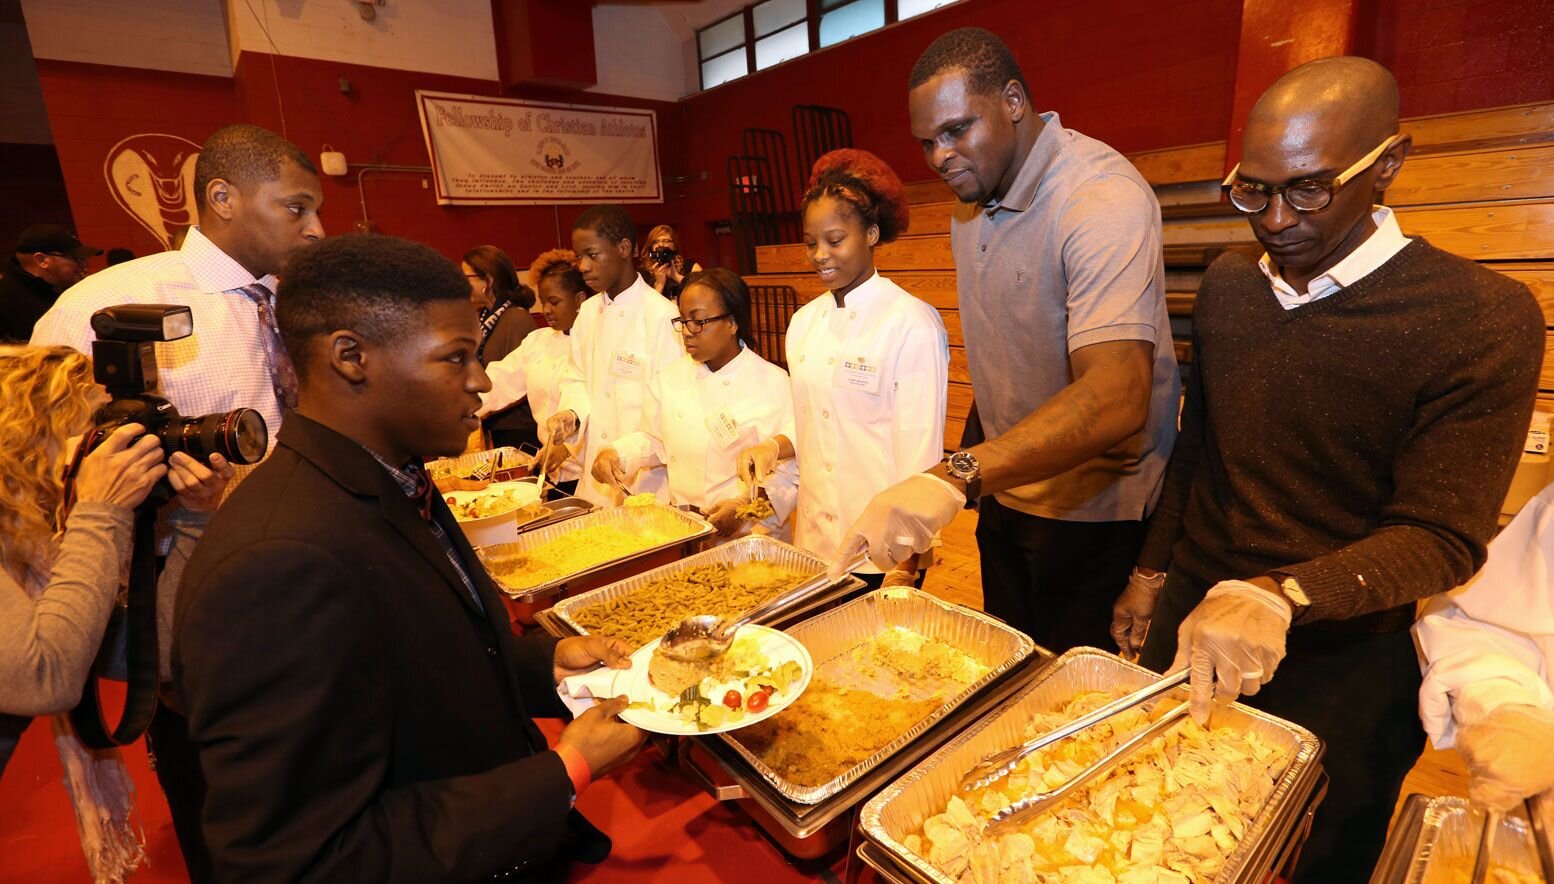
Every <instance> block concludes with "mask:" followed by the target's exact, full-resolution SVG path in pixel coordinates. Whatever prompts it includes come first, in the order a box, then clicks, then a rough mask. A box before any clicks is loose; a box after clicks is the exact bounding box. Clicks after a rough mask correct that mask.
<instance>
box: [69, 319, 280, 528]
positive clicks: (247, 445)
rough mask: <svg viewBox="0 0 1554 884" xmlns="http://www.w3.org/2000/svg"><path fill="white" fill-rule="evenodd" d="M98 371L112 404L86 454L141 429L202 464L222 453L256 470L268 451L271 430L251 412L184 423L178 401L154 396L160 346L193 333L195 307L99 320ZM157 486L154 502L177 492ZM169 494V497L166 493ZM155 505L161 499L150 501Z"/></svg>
mask: <svg viewBox="0 0 1554 884" xmlns="http://www.w3.org/2000/svg"><path fill="white" fill-rule="evenodd" d="M92 331H93V332H94V333H96V335H97V340H95V341H93V342H92V373H93V375H94V376H95V378H96V380H97V382H98V383H99V384H102V385H103V386H104V387H107V388H108V395H109V397H111V398H110V401H109V402H108V404H107V405H104V406H103V407H102V408H101V409H99V410H98V412H97V414H96V416H95V424H96V427H95V428H94V429H93V430H92V431H91V432H90V433H88V434H87V437H86V438H85V439H84V440H83V441H82V447H83V449H84V450H86V451H90V450H91V449H93V448H96V447H97V445H98V444H99V443H101V442H102V440H103V439H105V438H107V436H108V434H110V433H112V432H113V431H114V430H115V429H116V428H118V427H121V426H123V425H124V424H129V423H137V424H140V425H141V426H143V427H145V428H146V432H148V433H150V434H151V435H154V436H156V437H157V438H158V439H160V440H161V442H162V452H163V454H164V455H171V454H172V453H173V452H175V451H182V452H185V453H187V454H189V455H191V456H192V457H194V458H195V459H196V460H198V461H200V462H201V463H204V462H207V461H208V460H209V459H210V456H211V455H212V454H220V455H221V456H222V457H224V458H226V459H227V460H229V461H231V462H232V463H234V464H255V463H258V462H259V461H260V460H261V459H263V458H264V452H265V449H266V448H268V446H269V441H270V433H269V428H268V427H266V426H265V423H264V417H263V416H262V415H260V414H259V412H257V411H255V410H253V409H252V408H236V409H233V410H232V411H228V412H225V413H222V414H207V415H202V416H200V417H184V416H183V415H181V414H179V413H178V409H176V408H174V407H173V403H171V402H168V401H167V400H166V399H164V398H162V397H161V396H158V395H156V394H154V393H153V392H152V390H155V389H156V385H157V362H156V348H155V344H156V342H158V341H176V340H178V339H179V338H186V337H188V336H189V335H191V334H193V333H194V316H193V314H192V313H190V311H189V308H188V307H179V306H172V305H169V304H120V305H119V306H117V307H107V308H104V309H102V310H99V311H97V312H96V313H93V314H92ZM164 485H166V480H165V479H164V480H163V481H162V482H161V483H158V486H159V487H158V491H156V492H153V495H152V496H153V497H162V498H163V499H169V498H170V497H171V494H170V492H171V488H170V487H167V488H163V487H162V486H164ZM163 492H167V493H165V495H164V493H163ZM148 503H152V504H153V505H154V503H155V501H151V500H149V499H148Z"/></svg>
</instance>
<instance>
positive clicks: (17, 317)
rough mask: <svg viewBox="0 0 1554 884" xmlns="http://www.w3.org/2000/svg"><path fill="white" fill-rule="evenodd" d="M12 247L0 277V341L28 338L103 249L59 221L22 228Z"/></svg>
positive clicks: (83, 275) (82, 277) (84, 273)
mask: <svg viewBox="0 0 1554 884" xmlns="http://www.w3.org/2000/svg"><path fill="white" fill-rule="evenodd" d="M12 251H13V252H14V254H13V255H12V256H11V259H10V260H9V261H7V262H6V265H5V269H4V271H3V273H4V277H3V278H0V342H4V341H26V340H28V339H29V338H31V337H32V329H33V326H34V325H36V324H37V322H38V320H39V319H41V318H42V317H43V314H44V313H46V312H48V309H49V308H50V307H51V306H53V305H54V301H55V300H56V299H57V298H58V297H59V295H60V293H61V292H63V291H64V290H65V289H68V288H70V287H71V286H73V285H75V284H76V283H78V282H80V281H81V280H82V279H85V278H86V262H87V261H88V260H90V259H91V258H92V257H93V256H96V255H101V254H102V253H103V250H102V249H94V248H92V247H91V246H87V245H82V244H81V241H80V240H79V239H76V237H75V234H73V233H71V232H70V231H68V230H66V229H65V228H63V227H60V226H59V225H58V224H34V225H32V226H31V227H29V228H27V229H26V230H23V231H22V235H21V236H20V237H18V238H17V240H16V248H15V249H13V250H12Z"/></svg>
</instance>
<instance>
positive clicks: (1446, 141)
mask: <svg viewBox="0 0 1554 884" xmlns="http://www.w3.org/2000/svg"><path fill="white" fill-rule="evenodd" d="M1401 131H1403V132H1405V133H1407V134H1409V135H1412V136H1414V150H1415V151H1416V152H1419V153H1428V152H1431V151H1438V150H1452V149H1457V148H1461V147H1463V146H1467V145H1488V144H1503V145H1505V144H1522V143H1531V142H1538V141H1549V140H1551V139H1554V102H1541V103H1537V104H1518V105H1511V106H1509V107H1495V108H1489V109H1488V110H1476V111H1464V112H1460V113H1454V114H1439V115H1436V116H1429V117H1414V118H1412V119H1407V120H1403V121H1402V127H1401Z"/></svg>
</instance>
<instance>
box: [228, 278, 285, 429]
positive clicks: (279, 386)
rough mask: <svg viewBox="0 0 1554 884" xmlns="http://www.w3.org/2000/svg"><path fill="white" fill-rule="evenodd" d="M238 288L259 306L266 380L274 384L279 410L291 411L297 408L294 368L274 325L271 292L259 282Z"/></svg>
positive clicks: (277, 328)
mask: <svg viewBox="0 0 1554 884" xmlns="http://www.w3.org/2000/svg"><path fill="white" fill-rule="evenodd" d="M238 291H240V292H242V293H243V294H244V295H245V296H247V298H248V300H250V301H253V302H254V306H256V307H258V308H259V322H260V324H261V325H263V326H264V327H265V329H266V330H267V331H268V334H266V335H265V336H264V355H265V361H266V362H268V363H269V368H270V383H271V384H272V385H273V386H274V387H275V400H276V401H277V402H279V403H280V405H281V408H282V409H283V410H285V411H293V410H295V409H296V407H297V369H296V367H295V366H293V365H292V364H291V356H290V355H289V354H288V353H287V352H286V343H285V342H284V341H282V340H281V329H280V326H278V325H276V324H275V306H274V298H275V294H274V293H273V292H271V291H270V289H269V287H268V286H266V285H265V284H264V283H261V282H256V283H253V284H252V285H245V286H243V287H242V288H240V289H238Z"/></svg>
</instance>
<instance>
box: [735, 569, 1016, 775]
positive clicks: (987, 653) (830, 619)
mask: <svg viewBox="0 0 1554 884" xmlns="http://www.w3.org/2000/svg"><path fill="white" fill-rule="evenodd" d="M892 626H902V627H905V628H907V629H911V630H912V631H914V632H917V633H918V634H920V635H922V636H925V637H927V638H930V639H935V640H938V641H941V642H944V643H946V644H948V645H951V646H953V647H955V648H957V649H959V650H960V651H962V652H964V653H965V654H967V655H968V656H970V657H971V658H972V659H974V660H977V661H979V662H980V663H982V664H983V665H984V666H987V667H989V669H988V671H987V672H986V673H985V674H984V675H983V676H982V677H981V678H979V679H977V680H976V681H974V682H972V683H971V684H970V685H968V686H966V687H965V688H964V689H963V690H961V691H960V693H958V694H956V695H955V696H953V697H950V698H948V699H946V700H945V701H944V702H943V703H942V704H940V706H939V707H938V708H937V709H935V710H934V711H933V712H931V713H929V715H928V716H927V717H925V718H923V719H922V720H921V721H919V722H917V724H915V725H913V726H912V727H910V728H908V729H907V730H906V731H905V732H904V733H902V734H900V735H899V736H897V737H896V738H895V739H894V740H892V741H890V742H889V743H887V744H886V745H885V746H883V747H882V748H880V749H879V751H877V752H875V753H874V754H873V755H870V756H869V757H868V758H865V759H864V760H863V761H860V762H859V763H858V764H856V765H854V766H853V767H852V768H851V769H849V770H847V771H844V772H843V773H842V774H840V775H839V776H837V777H836V778H835V779H832V780H831V781H829V782H826V783H822V784H820V785H818V786H805V785H801V784H799V783H794V782H791V781H789V780H787V779H786V778H784V777H783V776H782V775H781V774H780V773H778V772H777V771H775V770H772V769H771V768H770V767H769V766H767V764H766V763H765V762H763V761H762V760H761V759H760V758H758V757H756V755H755V754H754V753H753V752H751V751H750V750H749V749H747V748H745V746H744V744H743V743H741V742H739V734H740V732H739V731H730V732H728V733H726V734H719V735H717V738H718V739H721V740H723V741H724V742H725V743H727V744H728V745H730V746H731V747H733V748H734V749H735V751H737V752H738V753H739V755H740V756H741V757H742V758H743V759H744V760H745V762H746V763H748V764H749V765H750V766H751V767H752V768H754V769H755V770H756V772H757V773H759V774H760V775H761V777H762V778H763V779H764V780H765V781H766V782H767V783H769V784H770V785H771V786H772V787H773V788H774V789H776V790H777V792H778V793H779V794H781V795H782V796H783V797H784V798H786V799H788V800H789V801H794V802H797V803H799V804H819V803H820V802H822V801H825V800H826V799H827V798H830V797H831V796H833V795H836V794H837V793H838V792H841V791H842V790H843V789H846V788H847V787H848V786H849V785H851V784H852V783H853V782H855V781H857V780H858V778H859V777H862V776H863V775H864V774H866V773H868V772H869V771H870V770H873V769H874V768H875V767H877V766H879V765H880V763H882V762H884V761H885V760H886V759H888V758H889V757H890V756H891V755H893V754H895V753H896V752H897V751H898V750H900V749H901V748H902V747H904V746H906V745H907V744H908V743H910V742H912V741H913V740H915V739H917V738H918V737H919V736H921V735H922V734H923V732H925V731H927V730H928V729H929V728H931V727H933V726H934V725H935V724H937V723H938V722H939V721H941V720H942V719H943V718H944V717H945V716H946V715H949V714H950V713H951V712H953V711H955V709H956V708H958V707H959V706H960V705H961V704H962V703H965V702H966V701H967V700H969V699H971V698H972V697H974V696H976V695H977V694H978V693H979V692H980V691H982V690H983V689H984V688H986V687H987V686H988V685H989V684H992V683H993V682H994V681H997V680H998V679H999V678H1000V677H1002V676H1003V675H1004V674H1005V673H1006V672H1008V671H1009V670H1011V669H1013V668H1014V667H1016V666H1018V665H1020V664H1022V663H1024V662H1025V660H1026V659H1027V658H1029V657H1030V656H1031V655H1032V654H1033V653H1034V652H1035V650H1036V645H1035V643H1034V642H1032V641H1031V640H1030V639H1029V638H1028V637H1026V636H1025V634H1023V633H1021V632H1017V631H1016V630H1014V629H1012V628H1010V627H1008V626H1006V625H1004V624H1003V623H1002V622H1000V621H998V620H995V619H994V618H992V617H989V616H987V615H986V614H983V613H981V612H980V611H973V610H971V609H970V608H963V607H961V606H959V605H952V604H950V603H948V602H943V601H940V600H939V599H936V598H934V597H933V596H931V595H928V594H927V593H924V592H921V591H919V590H916V589H910V588H888V589H878V590H875V591H874V592H871V593H869V594H867V595H863V596H860V597H858V598H856V599H854V600H852V601H850V602H848V603H847V604H845V605H842V606H841V607H838V608H835V609H833V610H830V611H827V612H826V613H824V614H821V615H819V616H817V617H814V618H812V619H809V620H805V621H804V622H802V623H798V624H795V625H793V626H790V627H788V629H787V630H786V631H787V633H788V634H789V635H791V636H793V637H794V638H796V639H798V640H799V641H801V642H803V643H804V646H805V647H807V648H808V649H809V653H810V656H811V657H813V658H814V660H815V668H816V669H817V670H819V669H821V668H824V666H825V665H826V664H827V663H828V662H830V661H832V660H834V659H836V658H838V657H841V656H843V655H845V654H847V653H848V652H850V651H852V649H853V648H856V647H858V646H859V645H861V644H863V643H864V642H867V641H869V640H871V639H873V638H874V637H875V636H877V635H879V634H880V633H881V632H883V631H885V630H886V629H888V628H890V627H892Z"/></svg>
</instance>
